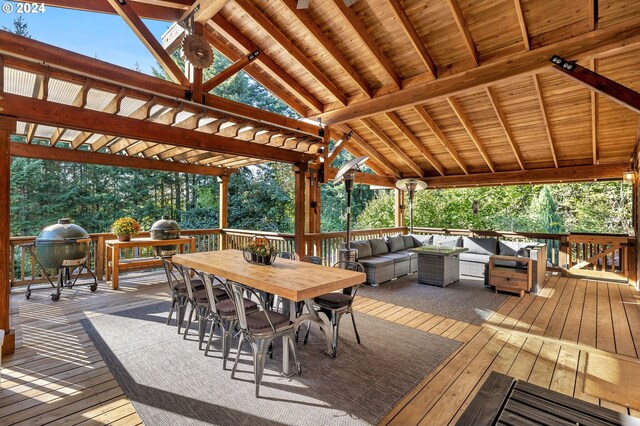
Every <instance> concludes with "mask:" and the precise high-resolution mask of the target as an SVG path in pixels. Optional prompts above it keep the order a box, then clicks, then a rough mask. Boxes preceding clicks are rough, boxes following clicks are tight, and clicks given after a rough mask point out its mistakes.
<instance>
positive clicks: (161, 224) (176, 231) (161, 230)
mask: <svg viewBox="0 0 640 426" xmlns="http://www.w3.org/2000/svg"><path fill="white" fill-rule="evenodd" d="M150 234H151V238H152V239H154V240H175V239H178V238H180V225H178V222H176V221H175V220H172V219H171V217H170V216H162V219H161V220H159V221H157V222H155V223H154V224H153V225H151V232H150ZM154 250H155V251H156V256H158V257H170V256H173V255H174V254H176V253H177V252H178V246H177V245H175V244H172V245H162V246H160V245H158V246H155V247H154Z"/></svg>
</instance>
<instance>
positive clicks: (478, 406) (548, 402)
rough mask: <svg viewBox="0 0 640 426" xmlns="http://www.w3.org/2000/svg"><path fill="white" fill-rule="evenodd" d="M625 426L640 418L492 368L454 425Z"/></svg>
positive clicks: (634, 425) (636, 425) (639, 422)
mask: <svg viewBox="0 0 640 426" xmlns="http://www.w3.org/2000/svg"><path fill="white" fill-rule="evenodd" d="M594 424H595V425H620V426H622V425H625V426H640V419H636V418H635V417H631V416H627V415H626V414H621V413H618V412H616V411H613V410H609V409H608V408H604V407H600V406H599V405H594V404H591V403H588V402H585V401H582V400H579V399H576V398H572V397H570V396H567V395H564V394H561V393H559V392H555V391H551V390H549V389H545V388H542V387H540V386H536V385H532V384H531V383H527V382H524V381H521V380H516V379H514V378H513V377H509V376H505V375H504V374H499V373H496V372H495V371H492V372H491V374H489V377H487V380H485V382H484V383H483V385H482V387H481V388H480V390H479V391H478V393H477V394H476V396H475V397H474V398H473V400H472V401H471V404H469V406H468V407H467V409H466V410H465V411H464V413H462V416H461V417H460V419H459V420H458V422H457V423H456V425H457V426H489V425H594Z"/></svg>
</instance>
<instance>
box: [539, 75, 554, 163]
mask: <svg viewBox="0 0 640 426" xmlns="http://www.w3.org/2000/svg"><path fill="white" fill-rule="evenodd" d="M533 84H534V86H535V87H536V95H537V96H538V104H539V105H540V113H541V114H542V121H543V122H544V129H545V131H546V132H547V140H548V141H549V149H550V150H551V156H552V157H553V164H554V165H555V166H556V167H558V157H557V155H556V148H555V146H554V144H553V136H551V125H550V124H549V118H548V117H547V109H546V107H545V106H544V98H543V96H542V89H541V88H540V79H539V78H538V74H534V75H533Z"/></svg>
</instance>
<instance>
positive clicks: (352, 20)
mask: <svg viewBox="0 0 640 426" xmlns="http://www.w3.org/2000/svg"><path fill="white" fill-rule="evenodd" d="M334 3H335V5H336V6H337V7H338V9H339V10H340V13H341V14H342V16H343V17H344V19H346V21H347V23H348V24H349V25H350V26H351V28H353V30H354V31H355V32H356V34H358V37H360V40H362V43H363V45H364V47H365V48H366V49H367V50H368V51H369V53H371V55H373V57H374V58H375V59H376V61H377V62H378V64H380V66H381V67H382V69H383V70H384V71H385V72H386V74H387V75H388V76H389V78H390V79H391V81H392V82H393V83H394V84H395V85H396V86H397V88H398V89H401V88H402V78H401V77H400V75H399V74H398V73H397V72H396V70H395V68H394V66H393V63H392V62H391V60H389V58H388V57H387V56H386V55H385V54H384V52H383V51H382V50H381V49H380V47H379V46H378V45H377V43H376V42H375V41H374V40H373V37H371V35H370V34H369V32H368V31H367V28H366V27H365V26H364V24H362V22H361V21H360V18H359V17H358V15H356V14H355V12H354V11H353V10H352V9H351V8H350V7H348V6H346V5H345V4H344V1H343V0H334Z"/></svg>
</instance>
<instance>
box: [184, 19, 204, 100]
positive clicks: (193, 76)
mask: <svg viewBox="0 0 640 426" xmlns="http://www.w3.org/2000/svg"><path fill="white" fill-rule="evenodd" d="M193 32H194V34H196V35H199V36H202V35H203V33H204V29H203V26H202V24H199V23H197V22H195V23H194V28H193ZM185 71H186V72H187V78H188V79H189V81H191V93H192V94H193V101H194V102H197V103H199V104H202V103H204V102H203V97H202V95H203V93H202V70H201V69H199V68H196V67H194V66H193V65H191V64H190V63H189V61H185Z"/></svg>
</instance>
